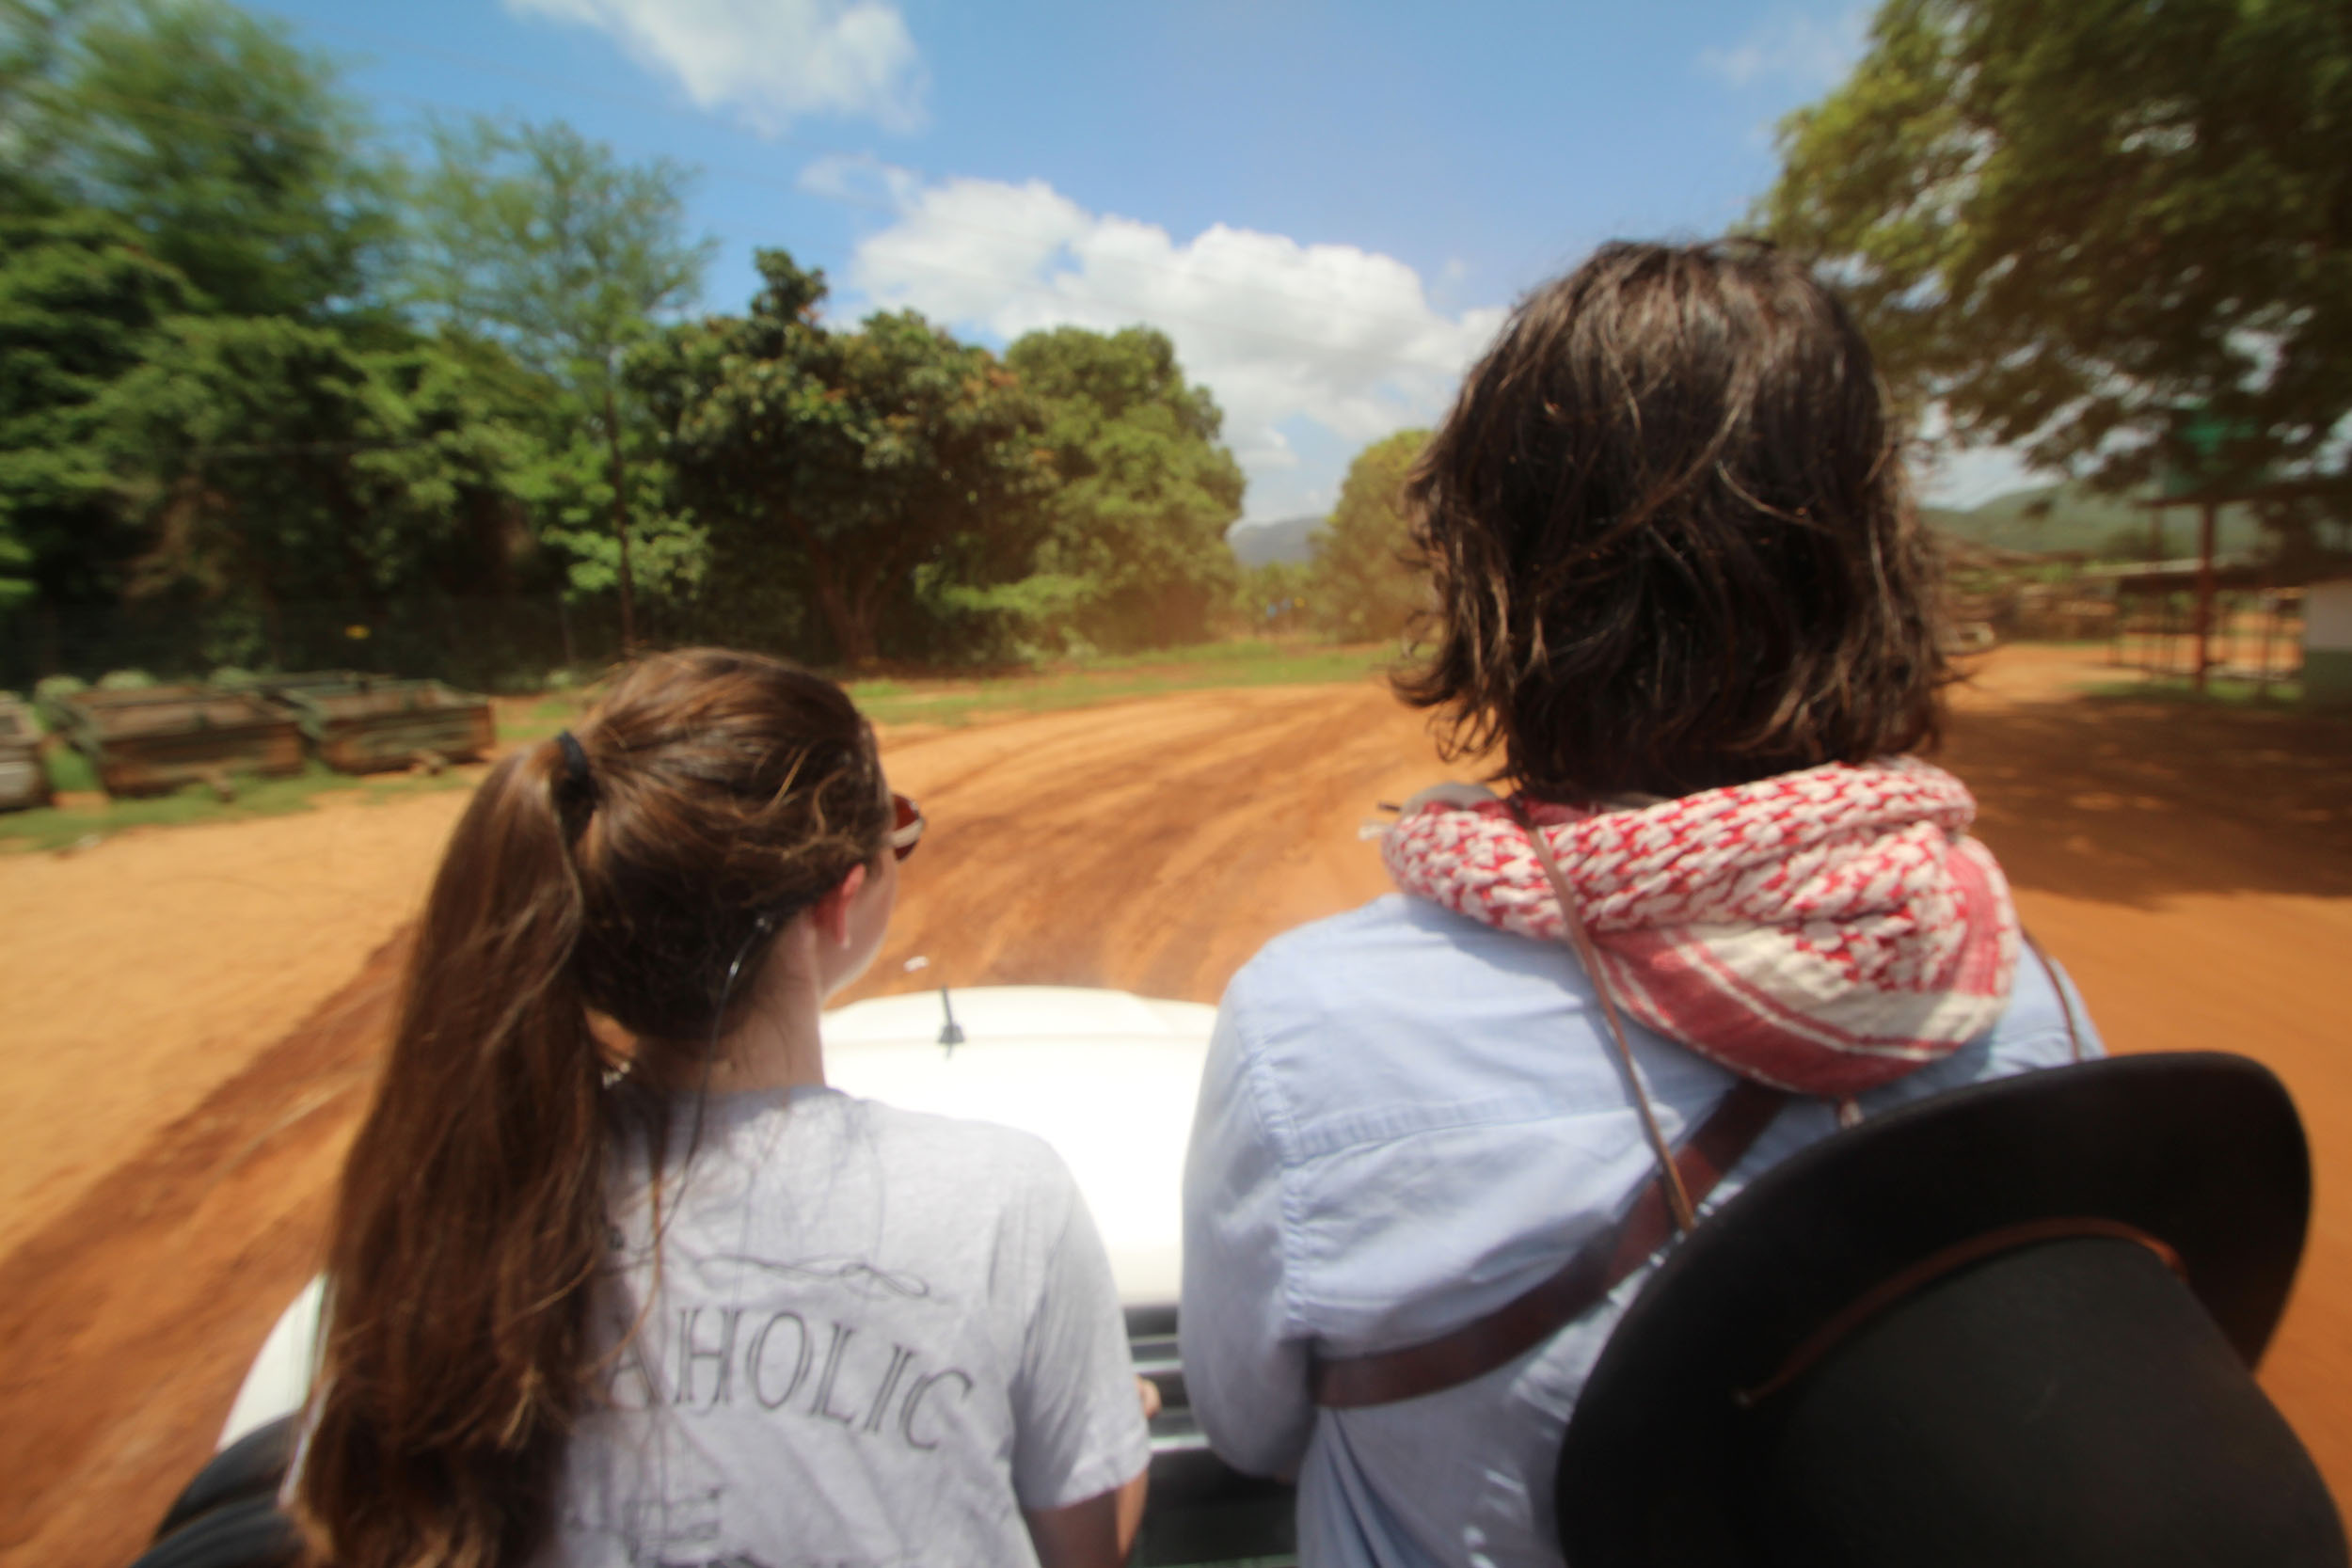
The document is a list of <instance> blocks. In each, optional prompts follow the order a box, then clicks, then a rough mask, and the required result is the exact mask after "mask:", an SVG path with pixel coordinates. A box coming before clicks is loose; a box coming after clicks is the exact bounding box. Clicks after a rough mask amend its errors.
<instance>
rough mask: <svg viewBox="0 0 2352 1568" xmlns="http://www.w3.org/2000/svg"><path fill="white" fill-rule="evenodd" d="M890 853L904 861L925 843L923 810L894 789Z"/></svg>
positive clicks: (891, 804)
mask: <svg viewBox="0 0 2352 1568" xmlns="http://www.w3.org/2000/svg"><path fill="white" fill-rule="evenodd" d="M890 810H891V813H892V822H891V825H890V852H891V853H892V854H894V855H896V856H898V858H899V859H900V860H904V859H906V858H907V857H908V856H909V855H912V854H913V853H914V847H915V846H916V845H918V844H920V843H922V842H923V808H922V807H920V806H918V805H916V804H915V803H914V801H912V800H908V799H907V798H906V797H905V796H903V795H901V794H899V793H898V791H897V790H895V789H894V790H892V791H891V792H890Z"/></svg>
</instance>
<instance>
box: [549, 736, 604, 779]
mask: <svg viewBox="0 0 2352 1568" xmlns="http://www.w3.org/2000/svg"><path fill="white" fill-rule="evenodd" d="M555 744H556V748H557V750H559V751H561V752H563V753H564V783H565V784H569V785H570V786H571V787H572V788H574V789H576V790H579V791H580V792H581V793H582V794H593V793H594V792H595V790H596V776H595V775H594V774H592V773H590V772H589V771H588V752H587V748H585V747H583V746H581V745H580V737H579V736H576V735H574V734H572V732H571V731H569V730H558V731H556V733H555Z"/></svg>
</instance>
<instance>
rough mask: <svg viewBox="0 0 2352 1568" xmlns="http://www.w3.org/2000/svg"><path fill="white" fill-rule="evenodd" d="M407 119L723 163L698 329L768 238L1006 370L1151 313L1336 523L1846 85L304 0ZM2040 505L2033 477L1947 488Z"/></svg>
mask: <svg viewBox="0 0 2352 1568" xmlns="http://www.w3.org/2000/svg"><path fill="white" fill-rule="evenodd" d="M253 8H254V9H256V10H259V11H262V12H263V13H265V14H270V15H275V16H278V17H279V18H282V19H283V20H284V21H286V22H287V23H288V24H290V25H291V27H292V29H293V32H294V36H295V38H296V39H297V40H299V41H301V42H303V43H305V44H307V45H309V46H310V47H312V48H314V49H318V50H321V51H324V52H326V54H328V55H331V56H333V57H334V58H335V59H336V60H337V61H338V62H339V64H340V65H341V66H342V70H343V71H344V77H345V81H346V83H347V85H348V86H349V87H352V88H354V89H355V90H356V91H357V92H358V94H359V95H360V96H362V97H363V98H364V99H366V100H367V101H368V102H369V103H371V104H372V106H373V113H374V115H375V117H376V119H377V120H378V122H379V124H380V125H381V126H382V127H383V129H384V130H385V131H386V132H387V133H388V134H389V135H392V136H394V137H395V138H401V139H406V138H414V137H416V136H417V135H418V131H419V128H420V127H421V125H422V124H423V123H424V122H425V121H426V119H428V118H429V117H431V116H435V115H440V116H462V115H465V114H470V113H476V112H479V113H484V114H493V115H512V116H520V117H523V118H526V119H550V118H558V117H560V118H563V119H568V120H570V121H571V122H572V123H573V124H575V125H577V126H578V127H580V130H581V131H583V132H585V133H586V134H588V135H592V136H594V137H596V138H597V139H599V140H602V141H604V142H607V143H609V144H610V145H611V146H612V148H613V149H614V150H615V151H617V152H618V153H620V154H621V155H622V156H623V157H625V158H628V159H631V160H643V159H649V158H653V157H656V156H666V157H669V158H672V159H674V160H676V161H677V162H679V163H681V164H684V165H687V166H692V167H694V168H696V169H698V170H699V171H700V172H699V175H698V177H697V178H696V180H695V182H694V183H693V185H692V187H691V192H690V196H689V212H690V214H691V224H692V227H693V229H694V230H695V231H696V232H698V233H705V234H708V235H710V236H712V237H713V238H715V239H716V240H717V241H718V242H719V250H718V260H717V261H716V263H715V264H714V265H713V266H712V268H711V270H710V273H709V276H708V277H707V282H706V286H705V289H704V295H703V299H702V302H701V303H702V306H703V307H704V308H705V309H739V308H740V307H741V306H742V304H743V302H744V300H745V299H746V298H747V297H748V296H749V294H750V293H751V290H752V286H753V280H754V274H753V270H752V263H751V256H752V252H753V250H754V249H755V248H756V247H759V246H764V245H782V246H785V247H787V248H788V249H789V250H791V251H792V252H793V253H794V255H795V256H797V257H798V258H800V259H801V260H802V261H805V262H813V263H815V264H817V265H818V266H821V267H823V268H824V269H825V271H826V273H827V274H828V276H829V277H831V278H832V280H833V284H834V303H833V310H834V314H835V315H836V317H839V318H842V319H851V320H853V319H855V318H856V317H857V316H860V315H862V314H864V313H865V312H866V310H869V309H874V308H876V307H878V306H891V307H896V306H901V305H904V306H912V307H914V308H915V309H921V310H922V311H924V312H925V313H926V314H927V315H929V316H930V317H932V318H933V319H934V320H938V321H942V322H945V323H946V324H948V325H951V326H953V327H954V328H956V329H957V330H958V331H959V332H961V333H964V334H965V335H967V336H970V337H974V338H977V339H978V340H980V341H987V342H990V343H992V344H997V345H1001V344H1002V343H1004V342H1006V341H1009V340H1010V339H1011V338H1012V337H1016V336H1018V335H1019V334H1020V333H1021V332H1023V331H1025V330H1028V329H1030V328H1032V327H1036V326H1042V325H1054V324H1058V323H1063V322H1071V323H1076V324H1078V325H1089V326H1096V327H1112V326H1118V325H1125V324H1127V323H1130V322H1136V321H1144V322H1150V323H1152V324H1153V325H1158V326H1160V327H1162V328H1164V329H1165V330H1166V331H1168V334H1169V335H1170V336H1171V337H1172V338H1173V339H1174V340H1175V341H1176V344H1177V348H1178V352H1179V354H1180V355H1181V356H1182V357H1183V359H1184V365H1185V368H1186V370H1187V372H1189V373H1190V374H1191V375H1192V376H1193V378H1194V379H1196V380H1199V381H1203V382H1206V383H1207V384H1208V385H1209V386H1210V387H1211V388H1213V389H1214V390H1215V391H1216V395H1217V398H1218V401H1219V403H1220V404H1222V406H1223V407H1224V408H1225V410H1226V436H1227V438H1228V440H1229V441H1230V442H1231V443H1232V446H1233V449H1234V451H1235V452H1236V453H1237V454H1238V455H1239V456H1240V458H1241V460H1242V464H1243V467H1244V468H1245V470H1246V471H1247V472H1248V476H1249V481H1250V483H1249V495H1248V502H1247V516H1248V518H1249V519H1250V520H1253V521H1263V520H1271V519H1274V518H1278V517H1284V516H1290V515H1297V514H1301V513H1311V512H1319V511H1321V510H1323V509H1325V508H1326V507H1327V506H1328V505H1329V504H1330V501H1331V499H1332V497H1333V496H1334V495H1335V494H1336V491H1337V488H1338V484H1339V480H1340V478H1341V476H1342V474H1343V472H1344V470H1345V467H1346V464H1347V460H1348V458H1349V457H1350V456H1352V455H1353V454H1354V453H1355V451H1357V450H1358V449H1359V448H1360V447H1361V446H1363V445H1364V444H1365V443H1366V442H1367V441H1370V440H1373V439H1375V438H1377V437H1378V436H1382V435H1385V434H1387V433H1388V432H1390V431H1391V430H1395V429H1398V428H1401V427H1404V426H1406V425H1410V424H1426V423H1428V422H1429V421H1430V420H1433V419H1434V418H1436V416H1437V415H1438V413H1439V412H1440V411H1441V410H1442V408H1443V407H1444V404H1445V402H1446V399H1447V396H1448V394H1449V393H1450V391H1451V389H1452V388H1453V386H1454V382H1455V380H1456V379H1457V378H1458V376H1459V374H1460V372H1461V370H1462V368H1463V366H1464V365H1465V364H1467V363H1468V361H1469V360H1470V358H1471V357H1473V356H1475V355H1476V353H1477V352H1478V350H1479V349H1480V348H1481V347H1483V346H1484V344H1485V342H1486V341H1487V339H1488V338H1489V337H1490V336H1491V335H1492V333H1493V331H1494V328H1495V326H1496V325H1497V324H1498V323H1499V321H1500V320H1501V317H1502V312H1503V311H1504V310H1505V309H1507V308H1508V307H1509V305H1510V304H1511V302H1512V301H1513V300H1514V299H1515V298H1517V297H1518V295H1519V294H1520V293H1523V292H1524V291H1525V290H1527V289H1528V288H1530V287H1531V286H1533V285H1534V284H1536V283H1538V282H1540V281H1542V280H1543V279H1544V278H1545V277H1549V276H1550V275H1552V274H1553V273H1556V272H1558V271H1560V270H1562V269H1563V268H1565V267H1566V266H1569V265H1572V264H1574V262H1575V261H1577V260H1578V259H1579V258H1581V256H1582V255H1583V254H1584V253H1585V252H1586V251H1587V250H1589V249H1590V248H1591V247H1592V246H1593V245H1595V244H1596V243H1597V242H1599V241H1601V240H1604V239H1608V238H1611V237H1614V236H1621V235H1622V236H1634V237H1651V236H1670V237H1671V236H1680V237H1697V236H1701V235H1706V234H1709V233H1713V232H1716V231H1718V230H1721V229H1723V228H1724V226H1725V225H1726V224H1728V223H1730V222H1731V221H1733V220H1734V219H1736V218H1737V217H1739V216H1740V214H1741V213H1742V212H1744V211H1745V210H1746V209H1747V206H1748V204H1749V203H1750V202H1751V201H1752V200H1753V199H1754V198H1755V197H1756V195H1757V194H1758V193H1759V192H1761V191H1762V190H1763V189H1764V188H1765V187H1766V186H1767V185H1768V184H1769V183H1770V182H1771V181H1772V173H1773V170H1774V167H1775V164H1774V159H1773V155H1772V139H1771V130H1772V124H1773V122H1774V121H1775V120H1776V119H1778V118H1779V117H1780V116H1781V115H1783V114H1785V113H1786V112H1788V110H1789V109H1791V108H1794V107H1796V106H1797V105H1799V104H1801V103H1806V102H1809V101H1810V100H1812V99H1814V98H1816V97H1818V96H1819V95H1820V93H1821V92H1822V91H1823V90H1825V89H1826V88H1827V87H1831V86H1832V85H1834V84H1835V83H1836V81H1837V80H1838V79H1839V78H1840V76H1841V75H1842V74H1843V73H1844V71H1845V70H1846V69H1847V67H1848V66H1849V65H1851V62H1852V60H1853V58H1854V57H1855V55H1857V54H1858V53H1859V50H1860V48H1861V43H1862V38H1863V32H1864V28H1865V25H1866V24H1867V10H1866V9H1864V8H1857V7H1855V6H1852V5H1851V4H1846V3H1843V0H1792V3H1788V4H1781V3H1777V0H1753V3H1740V0H1651V3H1649V4H1646V5H1643V6H1623V5H1606V6H1604V5H1599V4H1594V3H1590V0H1584V3H1571V4H1560V3H1557V0H1555V3H1553V4H1550V5H1535V4H1521V5H1501V4H1497V5H1486V6H1475V7H1465V8H1458V9H1457V8H1438V7H1433V6H1429V5H1425V4H1422V5H1386V4H1383V5H1365V4H1357V5H1348V6H1338V5H1331V4H1325V3H1316V0H1258V3H1255V4H1248V3H1239V0H1231V3H1229V0H1189V3H1185V4H1144V3H1135V0H1130V3H1110V4H1104V3H1102V0H1097V3H1095V4H1091V5H1077V4H1046V3H1019V0H994V3H991V4H988V5H975V4H971V3H969V0H966V3H964V4H961V5H957V4H949V3H946V0H941V3H936V4H934V3H931V0H408V3H406V4H404V5H401V6H399V7H391V6H370V7H358V6H353V5H351V4H348V3H347V0H346V3H343V4H335V3H332V0H273V3H271V4H267V5H255V6H254V7H253ZM1922 478H1923V480H1924V481H1925V482H1926V489H1927V491H1928V493H1929V494H1930V495H1931V497H1933V498H1935V499H1948V500H1958V501H1963V502H1966V501H1973V500H1975V499H1982V498H1983V497H1985V496H1989V495H1992V494H1994V493H1997V492H1999V491H2001V490H2003V489H2007V488H2010V487H2012V486H2013V485H2014V484H2016V483H2020V476H2019V473H2018V470H2017V469H2016V467H2015V466H2014V465H2013V464H2012V463H2010V461H2009V460H2008V459H2007V458H2006V456H2005V455H2004V454H2001V453H1997V452H1994V453H1975V454H1963V455H1961V456H1960V457H1958V458H1956V459H1952V460H1949V461H1947V463H1946V464H1945V465H1944V467H1943V468H1942V469H1941V470H1940V471H1939V472H1937V473H1934V474H1930V475H1923V476H1922Z"/></svg>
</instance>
